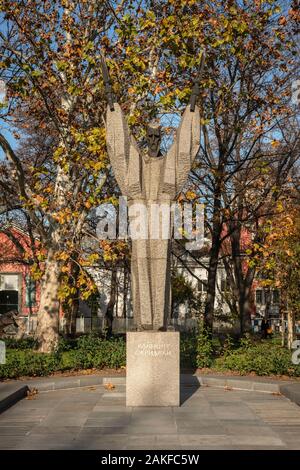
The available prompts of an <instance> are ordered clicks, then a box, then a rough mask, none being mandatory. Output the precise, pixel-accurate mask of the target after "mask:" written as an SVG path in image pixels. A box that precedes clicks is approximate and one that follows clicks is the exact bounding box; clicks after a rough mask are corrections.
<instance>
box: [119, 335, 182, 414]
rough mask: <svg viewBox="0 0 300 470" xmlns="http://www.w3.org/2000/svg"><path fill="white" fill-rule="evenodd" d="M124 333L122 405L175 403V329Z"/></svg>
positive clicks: (177, 348)
mask: <svg viewBox="0 0 300 470" xmlns="http://www.w3.org/2000/svg"><path fill="white" fill-rule="evenodd" d="M126 336H127V346H126V347H127V366H126V406H179V404H180V392H179V374H180V370H179V358H180V350H179V332H177V331H176V332H174V331H172V332H171V331H170V332H169V331H163V332H160V331H159V332H157V331H141V332H139V331H138V332H128V333H127V335H126Z"/></svg>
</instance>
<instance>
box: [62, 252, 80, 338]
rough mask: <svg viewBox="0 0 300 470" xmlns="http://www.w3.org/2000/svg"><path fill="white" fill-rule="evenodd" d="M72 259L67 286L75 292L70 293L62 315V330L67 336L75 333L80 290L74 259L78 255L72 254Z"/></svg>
mask: <svg viewBox="0 0 300 470" xmlns="http://www.w3.org/2000/svg"><path fill="white" fill-rule="evenodd" d="M72 258H73V260H72V261H71V269H70V277H69V286H70V288H73V289H74V288H75V289H76V290H75V292H74V293H72V297H71V303H70V304H67V303H66V305H65V306H64V315H65V320H66V321H65V328H64V332H65V334H66V335H67V336H70V337H74V336H75V335H76V318H77V316H78V310H79V296H80V292H79V289H78V288H77V287H76V286H77V280H78V276H79V273H80V268H79V265H78V263H77V262H76V261H74V259H75V260H77V258H78V256H77V254H76V253H74V254H72Z"/></svg>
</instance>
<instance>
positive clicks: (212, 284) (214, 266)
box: [204, 242, 220, 334]
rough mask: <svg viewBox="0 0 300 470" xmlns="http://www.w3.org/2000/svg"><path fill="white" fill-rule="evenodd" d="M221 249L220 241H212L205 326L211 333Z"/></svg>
mask: <svg viewBox="0 0 300 470" xmlns="http://www.w3.org/2000/svg"><path fill="white" fill-rule="evenodd" d="M219 251H220V249H219V243H214V242H212V248H211V253H210V259H209V268H208V278H207V295H206V301H205V309H204V326H205V328H206V329H207V331H208V333H210V334H212V331H213V320H214V307H215V298H216V282H217V272H218V260H219Z"/></svg>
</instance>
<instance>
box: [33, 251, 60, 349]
mask: <svg viewBox="0 0 300 470" xmlns="http://www.w3.org/2000/svg"><path fill="white" fill-rule="evenodd" d="M59 275H60V266H59V262H58V261H57V260H56V259H55V256H54V252H53V250H49V253H48V258H47V261H46V263H45V273H44V275H43V278H42V282H41V299H40V307H39V311H38V317H37V328H36V338H37V342H38V350H39V351H40V352H44V353H50V352H52V351H54V350H55V348H56V347H57V344H58V338H59V301H58V289H59Z"/></svg>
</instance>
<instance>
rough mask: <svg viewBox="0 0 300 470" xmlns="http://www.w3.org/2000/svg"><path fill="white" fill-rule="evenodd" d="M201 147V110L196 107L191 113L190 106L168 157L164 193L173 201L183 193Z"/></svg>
mask: <svg viewBox="0 0 300 470" xmlns="http://www.w3.org/2000/svg"><path fill="white" fill-rule="evenodd" d="M199 146H200V113H199V108H198V106H195V111H194V112H191V111H190V105H188V106H187V108H186V110H185V112H184V114H183V116H182V118H181V122H180V125H179V128H178V129H177V132H176V137H175V141H174V143H173V144H172V146H171V147H170V149H169V151H168V153H167V156H166V164H165V172H164V183H163V184H164V190H163V191H164V192H167V193H169V194H170V196H171V198H172V199H174V198H175V196H176V195H177V194H178V193H179V192H180V191H182V188H183V186H184V185H185V183H186V181H187V179H188V175H189V172H190V169H191V166H192V164H193V162H194V160H195V158H196V155H197V153H198V150H199Z"/></svg>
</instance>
